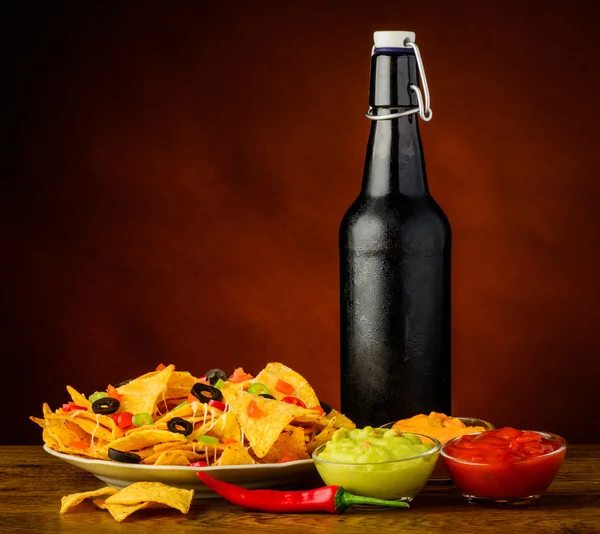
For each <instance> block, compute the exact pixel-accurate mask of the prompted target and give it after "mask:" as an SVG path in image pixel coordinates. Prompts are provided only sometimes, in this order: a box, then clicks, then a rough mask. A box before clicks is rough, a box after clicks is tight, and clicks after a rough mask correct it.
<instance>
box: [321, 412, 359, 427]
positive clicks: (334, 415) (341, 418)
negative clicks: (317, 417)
mask: <svg viewBox="0 0 600 534" xmlns="http://www.w3.org/2000/svg"><path fill="white" fill-rule="evenodd" d="M325 419H329V420H333V426H334V427H335V428H342V427H343V428H347V429H348V430H353V429H354V428H356V425H355V424H354V423H353V422H352V421H351V420H350V419H348V418H347V417H346V416H345V415H344V414H341V413H340V412H338V411H337V410H331V411H330V412H329V413H328V414H327V415H326V416H325Z"/></svg>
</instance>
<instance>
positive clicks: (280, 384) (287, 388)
mask: <svg viewBox="0 0 600 534" xmlns="http://www.w3.org/2000/svg"><path fill="white" fill-rule="evenodd" d="M275 389H276V390H277V391H279V393H283V394H284V395H292V394H293V393H294V392H295V391H296V388H294V386H292V384H288V383H287V382H286V381H285V380H281V378H280V379H278V380H277V383H276V384H275Z"/></svg>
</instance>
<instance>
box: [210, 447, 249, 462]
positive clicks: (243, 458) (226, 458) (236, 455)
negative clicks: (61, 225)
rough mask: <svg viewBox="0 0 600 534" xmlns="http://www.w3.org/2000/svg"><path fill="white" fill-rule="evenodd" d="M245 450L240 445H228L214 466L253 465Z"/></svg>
mask: <svg viewBox="0 0 600 534" xmlns="http://www.w3.org/2000/svg"><path fill="white" fill-rule="evenodd" d="M255 463H256V462H255V461H254V458H252V456H250V454H249V453H248V451H247V450H246V448H245V447H244V446H243V445H241V444H240V443H230V444H229V445H227V446H226V447H225V450H224V451H223V453H222V454H221V457H220V458H219V460H218V461H217V464H216V465H246V464H255Z"/></svg>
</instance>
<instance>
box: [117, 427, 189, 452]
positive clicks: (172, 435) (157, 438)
mask: <svg viewBox="0 0 600 534" xmlns="http://www.w3.org/2000/svg"><path fill="white" fill-rule="evenodd" d="M142 428H144V427H142ZM169 441H185V436H184V435H183V434H178V433H177V432H171V431H169V430H155V429H152V428H151V429H148V430H140V431H139V432H134V433H133V434H128V435H127V436H124V437H122V438H119V439H116V440H114V441H113V442H111V443H109V444H108V445H107V447H106V451H107V450H108V447H110V448H112V449H116V450H118V451H133V450H139V449H145V448H146V447H153V446H154V445H156V444H157V443H165V442H169Z"/></svg>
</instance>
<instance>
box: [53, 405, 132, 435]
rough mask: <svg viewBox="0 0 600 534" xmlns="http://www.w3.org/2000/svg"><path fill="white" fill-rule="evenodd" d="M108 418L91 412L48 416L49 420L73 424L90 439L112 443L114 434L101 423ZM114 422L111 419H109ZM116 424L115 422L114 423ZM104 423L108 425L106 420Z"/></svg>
mask: <svg viewBox="0 0 600 534" xmlns="http://www.w3.org/2000/svg"><path fill="white" fill-rule="evenodd" d="M101 417H102V418H107V416H106V415H101V414H93V413H91V412H74V413H73V414H72V415H66V416H65V415H62V416H61V415H59V414H54V415H48V417H47V419H53V418H57V419H62V420H63V421H64V422H65V424H69V423H70V424H73V425H75V426H76V427H78V428H79V429H80V430H81V431H82V432H84V433H85V434H87V435H88V440H89V438H90V437H91V436H92V435H93V436H94V438H96V439H101V440H103V441H112V440H113V439H114V434H113V432H112V431H111V430H108V429H107V428H106V427H105V426H104V425H103V424H101V423H100V418H101ZM108 419H110V420H111V421H112V419H111V418H110V417H108ZM113 422H114V421H113ZM103 423H105V424H106V422H105V419H103ZM118 435H119V436H121V435H122V432H121V431H119V433H118Z"/></svg>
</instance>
